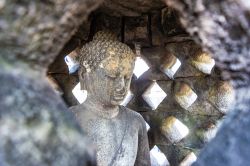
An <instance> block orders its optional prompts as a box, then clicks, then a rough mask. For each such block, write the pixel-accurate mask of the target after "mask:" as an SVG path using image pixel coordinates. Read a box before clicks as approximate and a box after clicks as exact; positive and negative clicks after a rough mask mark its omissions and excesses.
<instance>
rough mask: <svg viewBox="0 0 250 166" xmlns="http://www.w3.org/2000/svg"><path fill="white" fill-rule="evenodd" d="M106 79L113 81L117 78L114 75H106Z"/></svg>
mask: <svg viewBox="0 0 250 166" xmlns="http://www.w3.org/2000/svg"><path fill="white" fill-rule="evenodd" d="M106 77H108V78H111V79H115V78H116V77H117V76H116V75H112V74H106Z"/></svg>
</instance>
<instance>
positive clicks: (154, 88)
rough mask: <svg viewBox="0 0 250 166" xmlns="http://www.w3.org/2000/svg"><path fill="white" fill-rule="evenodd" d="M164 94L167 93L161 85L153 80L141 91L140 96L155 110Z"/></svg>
mask: <svg viewBox="0 0 250 166" xmlns="http://www.w3.org/2000/svg"><path fill="white" fill-rule="evenodd" d="M166 96H167V94H166V93H165V92H164V91H163V90H162V89H161V87H160V86H159V85H158V84H157V83H156V82H153V83H152V84H151V85H150V86H149V87H148V88H147V89H146V91H145V92H144V93H143V95H142V98H143V99H144V100H145V101H146V102H147V103H148V105H149V106H150V107H151V108H152V110H155V109H156V108H157V107H158V105H159V104H160V103H161V102H162V101H163V100H164V98H165V97H166Z"/></svg>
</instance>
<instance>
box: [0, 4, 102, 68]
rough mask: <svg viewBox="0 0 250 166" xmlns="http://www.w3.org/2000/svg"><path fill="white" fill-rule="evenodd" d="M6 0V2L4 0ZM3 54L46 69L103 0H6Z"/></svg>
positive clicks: (2, 22)
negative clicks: (44, 0)
mask: <svg viewBox="0 0 250 166" xmlns="http://www.w3.org/2000/svg"><path fill="white" fill-rule="evenodd" d="M1 2H2V1H1ZM4 2H5V3H3V4H2V7H1V9H0V10H1V17H0V29H1V32H2V33H1V35H0V45H1V46H0V49H1V55H3V56H6V57H8V56H9V55H10V52H11V56H12V57H15V58H17V59H21V60H23V61H29V62H30V63H32V66H40V67H41V68H46V67H47V66H48V65H49V64H50V63H51V62H52V61H53V60H54V58H55V56H57V55H58V54H59V52H60V51H61V50H62V48H63V47H64V45H65V44H66V43H67V42H68V41H69V40H70V39H71V37H72V36H73V35H74V34H75V33H76V31H77V28H78V27H79V26H80V25H81V24H82V22H83V21H84V20H85V19H86V17H87V15H88V14H89V13H90V12H91V11H92V10H93V9H95V8H96V7H97V5H98V4H100V2H101V0H95V1H92V0H70V1H67V0H62V1H50V0H49V1H46V2H43V1H39V2H38V1H26V0H22V1H15V0H11V1H4Z"/></svg>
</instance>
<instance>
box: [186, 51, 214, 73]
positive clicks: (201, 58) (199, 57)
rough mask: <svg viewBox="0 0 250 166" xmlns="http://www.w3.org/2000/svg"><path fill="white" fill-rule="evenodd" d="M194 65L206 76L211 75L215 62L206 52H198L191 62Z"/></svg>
mask: <svg viewBox="0 0 250 166" xmlns="http://www.w3.org/2000/svg"><path fill="white" fill-rule="evenodd" d="M191 63H192V65H193V66H194V67H195V68H197V69H198V70H200V71H201V72H203V73H205V74H211V71H212V69H213V67H214V65H215V60H214V59H213V58H212V57H211V56H210V55H209V54H208V53H206V52H202V51H197V52H196V54H195V56H194V58H193V59H192V61H191Z"/></svg>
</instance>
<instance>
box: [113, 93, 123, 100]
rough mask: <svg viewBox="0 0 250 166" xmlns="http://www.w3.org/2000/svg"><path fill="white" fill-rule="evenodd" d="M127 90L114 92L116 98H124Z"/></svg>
mask: <svg viewBox="0 0 250 166" xmlns="http://www.w3.org/2000/svg"><path fill="white" fill-rule="evenodd" d="M125 94H126V91H122V92H115V93H114V99H115V100H123V99H124V98H125Z"/></svg>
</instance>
